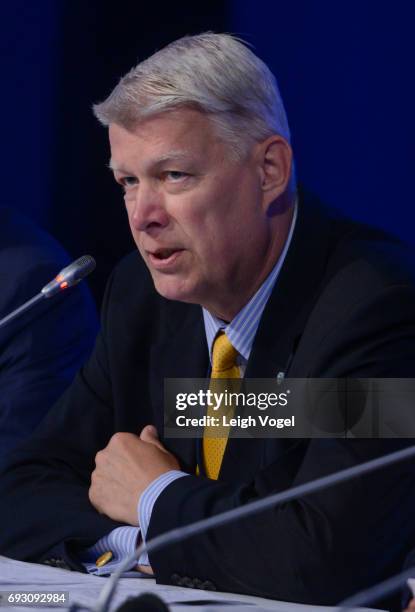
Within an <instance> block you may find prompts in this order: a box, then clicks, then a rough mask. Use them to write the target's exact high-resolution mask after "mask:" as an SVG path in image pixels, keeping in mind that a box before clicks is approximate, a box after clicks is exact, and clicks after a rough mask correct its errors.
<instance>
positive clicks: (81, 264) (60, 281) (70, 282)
mask: <svg viewBox="0 0 415 612" xmlns="http://www.w3.org/2000/svg"><path fill="white" fill-rule="evenodd" d="M95 266H96V264H95V259H94V258H93V257H91V255H83V256H82V257H79V259H77V260H75V261H74V262H72V263H71V264H69V266H66V268H63V270H61V271H60V272H59V274H58V275H57V276H55V278H54V279H53V280H52V281H50V283H48V284H47V285H45V286H44V287H43V289H42V290H41V291H40V293H38V294H37V295H35V296H34V297H32V298H31V299H30V300H28V301H27V302H25V303H24V304H22V306H19V307H18V308H16V309H15V310H13V311H12V312H11V313H10V314H8V315H7V316H5V317H3V318H2V319H0V328H1V327H4V326H5V325H7V323H10V321H13V320H14V319H16V318H17V317H19V316H20V315H22V314H23V313H25V312H27V311H28V310H29V309H30V308H31V307H32V306H34V305H35V304H37V303H38V302H41V301H42V300H44V299H49V298H51V297H53V296H54V295H57V294H58V293H60V292H62V291H64V290H65V289H68V288H69V287H74V286H75V285H77V284H78V283H79V282H80V281H81V280H82V279H83V278H85V276H88V274H90V273H91V272H92V271H93V270H95Z"/></svg>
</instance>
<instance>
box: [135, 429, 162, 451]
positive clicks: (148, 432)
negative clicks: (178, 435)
mask: <svg viewBox="0 0 415 612" xmlns="http://www.w3.org/2000/svg"><path fill="white" fill-rule="evenodd" d="M140 440H141V441H142V442H148V443H149V444H154V446H157V448H159V449H160V450H162V451H165V452H166V449H165V448H164V446H163V445H162V443H161V442H160V440H159V436H158V433H157V429H156V428H155V427H154V425H146V426H145V427H144V428H143V430H142V432H141V433H140Z"/></svg>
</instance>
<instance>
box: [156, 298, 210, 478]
mask: <svg viewBox="0 0 415 612" xmlns="http://www.w3.org/2000/svg"><path fill="white" fill-rule="evenodd" d="M163 306H164V308H163V313H162V321H161V328H162V329H161V333H160V340H159V341H158V342H157V343H156V344H154V345H153V346H152V349H151V353H150V391H151V398H152V405H153V414H154V422H155V425H156V427H157V429H158V431H159V434H160V437H161V439H163V430H164V379H165V378H205V377H206V374H207V371H208V361H209V359H208V349H207V343H206V334H205V330H204V325H203V316H202V309H201V307H200V306H197V305H189V304H182V303H179V302H168V301H167V300H165V301H164V303H163ZM164 444H165V446H166V448H167V449H168V450H169V451H170V452H172V453H173V454H174V455H175V456H176V457H177V458H178V459H179V460H180V462H181V465H182V467H183V469H184V470H185V471H188V472H190V473H192V472H194V470H195V465H196V441H195V440H194V439H190V438H168V439H166V440H164Z"/></svg>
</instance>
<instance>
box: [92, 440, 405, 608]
mask: <svg viewBox="0 0 415 612" xmlns="http://www.w3.org/2000/svg"><path fill="white" fill-rule="evenodd" d="M412 457H415V446H409V447H407V448H404V449H402V450H399V451H395V452H393V453H389V454H388V455H383V456H382V457H377V458H376V459H372V460H370V461H366V462H364V463H360V464H359V465H355V466H353V467H350V468H346V469H344V470H340V471H338V472H335V473H334V474H329V475H328V476H322V477H321V478H317V479H316V480H312V481H310V482H306V483H304V484H301V485H297V486H296V487H292V488H290V489H286V490H285V491H281V492H278V493H274V494H273V495H270V496H268V497H265V498H263V499H258V500H255V501H253V502H250V503H248V504H245V505H244V506H241V507H238V508H233V509H232V510H226V511H225V512H221V513H220V514H216V515H215V516H210V517H208V518H205V519H201V520H199V521H196V522H194V523H191V524H190V525H185V526H184V527H179V528H176V529H172V530H171V531H168V532H167V533H162V534H161V535H158V536H156V537H155V538H153V539H152V540H149V541H148V542H147V543H144V542H142V543H141V544H140V545H139V546H138V547H137V548H136V550H135V551H134V553H132V554H131V555H129V556H128V557H126V558H125V559H124V561H123V562H122V563H121V565H120V567H119V568H118V569H117V570H116V571H115V572H114V574H112V576H111V578H110V579H109V580H108V582H107V583H106V584H105V586H104V587H103V588H102V590H101V593H100V595H99V597H98V600H97V603H96V605H95V606H94V608H90V610H91V612H108V611H109V609H110V604H111V601H112V598H113V597H114V594H115V589H116V587H117V583H118V580H119V579H120V577H121V574H122V573H123V572H125V571H126V570H128V569H129V568H130V567H131V565H132V563H134V561H136V560H137V559H138V558H139V557H140V555H141V554H142V553H143V552H144V551H146V552H153V551H155V550H159V549H160V548H164V547H165V546H167V545H169V544H174V543H175V542H182V541H183V540H185V539H187V538H190V537H191V536H194V535H196V534H199V533H202V532H204V531H207V530H208V529H212V528H213V527H222V526H223V525H226V524H228V523H230V522H233V521H235V520H237V519H239V518H246V517H247V516H251V515H253V514H256V513H258V512H262V511H263V510H266V509H268V508H273V507H275V506H277V505H279V504H282V503H284V502H287V501H292V500H294V499H298V498H299V497H303V496H305V495H309V494H310V493H315V492H317V491H321V490H322V489H326V488H328V487H332V486H333V485H335V484H339V483H341V482H345V481H347V480H351V479H353V478H358V477H359V476H362V475H363V474H368V473H370V472H374V471H375V470H379V469H381V468H383V467H386V466H388V465H392V464H393V463H397V462H400V461H406V460H408V459H410V458H412ZM353 603H354V602H353Z"/></svg>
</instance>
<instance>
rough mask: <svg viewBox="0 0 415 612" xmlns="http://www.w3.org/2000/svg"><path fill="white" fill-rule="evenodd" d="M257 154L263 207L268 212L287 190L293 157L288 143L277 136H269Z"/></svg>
mask: <svg viewBox="0 0 415 612" xmlns="http://www.w3.org/2000/svg"><path fill="white" fill-rule="evenodd" d="M259 154H260V158H259V159H260V164H261V181H262V182H261V189H262V193H263V206H264V208H265V210H268V209H269V207H270V205H271V204H272V203H273V202H274V201H275V200H276V199H277V198H278V197H279V196H280V195H282V194H283V193H284V192H285V191H286V189H287V186H288V183H289V180H290V176H291V166H292V158H293V155H292V150H291V147H290V145H289V144H288V142H287V141H286V140H285V138H283V137H282V136H279V135H278V134H274V135H272V136H270V137H269V138H267V139H266V140H265V141H263V142H262V143H261V145H260V151H259Z"/></svg>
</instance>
